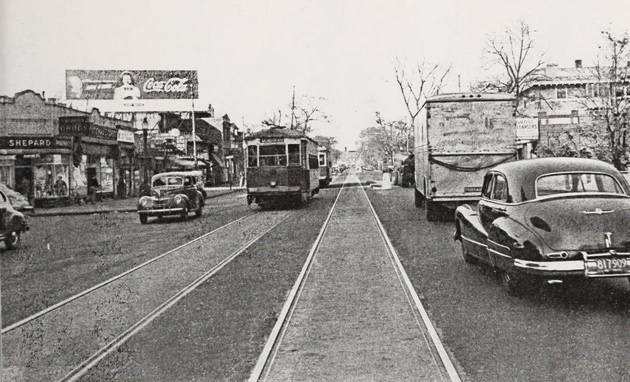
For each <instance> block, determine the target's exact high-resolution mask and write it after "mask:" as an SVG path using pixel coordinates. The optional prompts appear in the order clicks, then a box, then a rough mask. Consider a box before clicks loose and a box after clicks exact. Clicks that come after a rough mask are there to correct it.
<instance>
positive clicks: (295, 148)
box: [289, 144, 300, 166]
mask: <svg viewBox="0 0 630 382" xmlns="http://www.w3.org/2000/svg"><path fill="white" fill-rule="evenodd" d="M291 165H297V166H299V165H300V145H299V144H290V145H289V166H291Z"/></svg>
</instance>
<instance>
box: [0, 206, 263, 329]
mask: <svg viewBox="0 0 630 382" xmlns="http://www.w3.org/2000/svg"><path fill="white" fill-rule="evenodd" d="M256 213H257V212H255V211H254V212H250V213H249V214H247V215H245V216H243V217H241V218H239V219H236V220H234V221H231V222H230V223H228V224H225V225H223V226H221V227H219V228H216V229H214V230H212V231H210V232H207V233H205V234H203V235H201V236H199V237H197V238H195V239H193V240H191V241H189V242H186V243H184V244H182V245H180V246H178V247H176V248H173V249H171V250H169V251H167V252H165V253H163V254H161V255H159V256H157V257H154V258H152V259H150V260H147V261H145V262H144V263H142V264H140V265H137V266H135V267H133V268H131V269H129V270H127V271H125V272H123V273H120V274H118V275H116V276H114V277H112V278H110V279H108V280H105V281H103V282H101V283H99V284H96V285H94V286H93V287H91V288H88V289H86V290H84V291H83V292H80V293H78V294H75V295H74V296H71V297H68V298H67V299H65V300H63V301H61V302H58V303H56V304H55V305H52V306H49V307H48V308H46V309H44V310H42V311H39V312H37V313H35V314H33V315H31V316H29V317H27V318H24V319H22V320H20V321H18V322H16V323H13V324H11V325H9V326H7V327H6V328H3V329H2V332H1V334H3V335H4V334H7V333H9V332H11V331H12V330H15V329H17V328H19V327H20V326H23V325H25V324H27V323H29V322H31V321H33V320H36V319H38V318H40V317H42V316H44V315H46V314H48V313H51V312H53V311H55V310H57V309H59V308H61V307H63V306H64V305H67V304H69V303H71V302H73V301H75V300H78V299H79V298H81V297H83V296H85V295H88V294H90V293H92V292H94V291H96V290H98V289H100V288H103V287H104V286H106V285H108V284H111V283H113V282H114V281H116V280H119V279H121V278H123V277H125V276H127V275H129V274H131V273H133V272H135V271H137V270H139V269H141V268H144V267H146V266H147V265H149V264H151V263H153V262H155V261H157V260H160V259H162V258H163V257H165V256H168V255H170V254H171V253H173V252H176V251H178V250H180V249H182V248H184V247H186V246H189V245H191V244H193V243H195V242H197V241H199V240H201V239H203V238H205V237H206V236H209V235H212V234H213V233H216V232H218V231H221V230H224V229H226V228H227V227H229V226H231V225H233V224H236V223H238V222H240V221H242V220H244V219H247V218H249V217H250V216H252V215H254V214H256Z"/></svg>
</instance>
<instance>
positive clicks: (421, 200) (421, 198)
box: [414, 187, 424, 208]
mask: <svg viewBox="0 0 630 382" xmlns="http://www.w3.org/2000/svg"><path fill="white" fill-rule="evenodd" d="M414 194H415V201H416V207H417V208H423V207H424V195H422V193H421V192H420V191H418V189H417V188H415V187H414Z"/></svg>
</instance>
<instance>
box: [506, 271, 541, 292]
mask: <svg viewBox="0 0 630 382" xmlns="http://www.w3.org/2000/svg"><path fill="white" fill-rule="evenodd" d="M499 277H500V280H501V285H502V286H503V289H505V291H506V292H507V294H508V295H510V296H514V297H521V296H527V295H531V294H533V293H534V292H535V291H536V287H537V286H539V285H538V283H537V280H535V279H533V278H531V277H527V276H515V275H514V273H512V272H508V271H504V270H501V271H499Z"/></svg>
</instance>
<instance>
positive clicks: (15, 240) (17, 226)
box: [0, 191, 29, 249]
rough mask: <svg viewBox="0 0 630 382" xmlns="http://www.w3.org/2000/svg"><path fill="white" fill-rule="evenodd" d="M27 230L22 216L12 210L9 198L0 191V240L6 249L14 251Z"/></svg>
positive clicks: (27, 227) (26, 224)
mask: <svg viewBox="0 0 630 382" xmlns="http://www.w3.org/2000/svg"><path fill="white" fill-rule="evenodd" d="M28 230H29V226H28V223H27V222H26V218H25V217H24V214H22V213H21V212H20V211H17V210H16V209H15V208H13V205H12V204H11V201H10V200H9V197H8V196H7V195H6V194H5V193H4V192H2V191H0V240H3V241H4V244H5V245H6V247H7V249H15V248H17V247H19V246H20V243H21V242H22V233H23V232H26V231H28Z"/></svg>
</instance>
